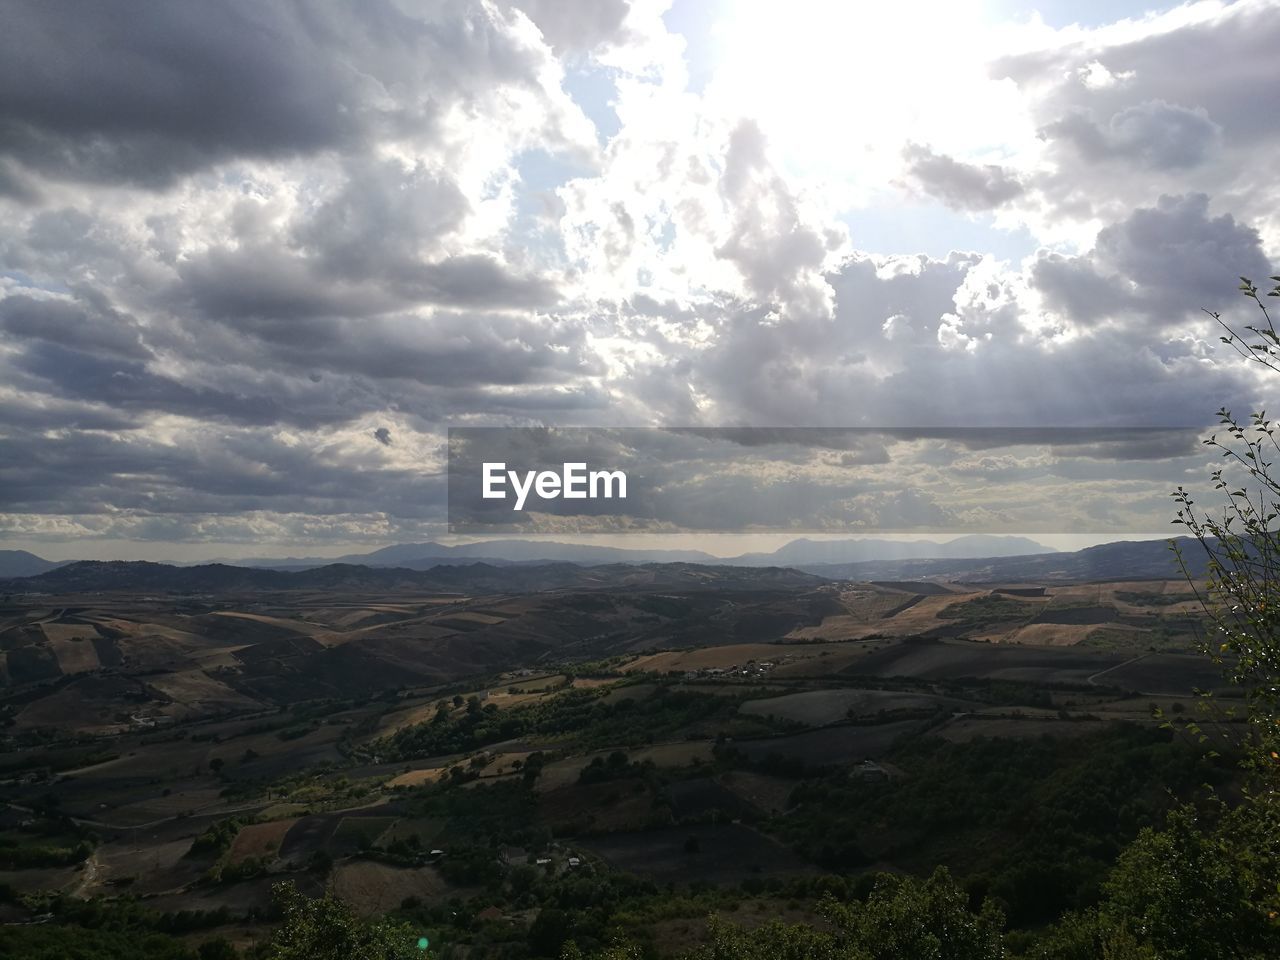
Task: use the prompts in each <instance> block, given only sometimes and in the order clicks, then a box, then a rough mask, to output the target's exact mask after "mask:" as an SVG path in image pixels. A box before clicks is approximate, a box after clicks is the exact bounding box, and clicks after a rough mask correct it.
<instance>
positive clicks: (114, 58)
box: [0, 0, 535, 187]
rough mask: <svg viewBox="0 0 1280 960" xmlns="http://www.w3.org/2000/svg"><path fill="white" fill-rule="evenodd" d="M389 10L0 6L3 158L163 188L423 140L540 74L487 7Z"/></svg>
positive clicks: (56, 173) (228, 4)
mask: <svg viewBox="0 0 1280 960" xmlns="http://www.w3.org/2000/svg"><path fill="white" fill-rule="evenodd" d="M418 13H419V14H420V15H419V16H409V15H408V14H407V13H405V12H402V11H401V9H400V8H399V7H397V5H395V4H394V3H391V2H389V0H369V2H365V3H361V4H359V5H357V6H350V5H346V4H338V3H309V2H301V0H297V2H279V3H260V2H256V0H217V2H207V3H197V4H169V3H163V4H152V5H148V6H147V7H146V9H145V11H143V10H142V9H140V8H139V7H138V6H137V5H135V4H131V3H126V2H122V0H102V2H96V3H92V4H80V3H75V2H71V0H48V2H42V3H36V4H30V3H23V2H20V0H5V2H4V4H3V5H2V6H0V151H2V152H3V153H4V154H7V155H9V156H10V157H13V158H15V159H17V160H18V161H19V162H21V163H22V164H24V165H25V166H27V167H29V168H31V169H34V170H37V171H38V172H39V173H40V174H41V175H42V176H51V177H64V178H71V179H82V180H90V181H111V180H116V181H126V182H129V183H136V184H142V185H146V186H152V187H158V186H163V185H165V184H167V183H170V182H171V181H172V180H173V178H174V177H176V176H178V175H181V174H184V173H188V172H190V171H192V170H196V169H199V168H202V167H205V166H208V165H209V164H212V163H217V162H219V161H221V160H224V159H226V158H228V157H278V156H287V155H295V154H306V153H313V152H316V151H319V150H324V149H328V148H334V147H342V146H349V145H351V144H353V143H355V142H358V141H360V140H362V139H365V138H368V137H370V136H372V135H375V134H379V133H380V134H395V135H406V134H411V133H412V134H416V135H424V134H430V133H431V132H432V130H433V128H434V125H435V124H437V122H438V121H439V118H440V115H441V112H442V110H443V109H444V108H446V107H447V106H448V104H449V103H450V102H451V101H455V100H458V99H459V98H466V97H467V96H469V95H470V94H471V92H472V91H474V90H475V89H477V86H476V85H477V84H478V86H479V88H480V89H483V87H484V86H487V85H488V84H492V83H498V82H522V80H523V79H524V78H528V77H530V76H532V75H533V74H534V73H535V70H534V64H533V62H532V57H533V52H532V51H530V50H529V49H528V48H526V47H523V46H521V45H520V44H518V43H516V42H514V41H513V40H512V36H511V34H510V32H508V31H506V30H503V29H500V27H499V25H497V24H495V23H494V22H493V20H492V19H491V18H490V16H489V15H488V14H487V13H486V11H485V10H484V8H483V7H481V6H479V5H466V6H464V5H462V4H460V3H455V2H446V3H441V4H436V5H432V6H431V7H430V8H426V9H424V10H420V11H418Z"/></svg>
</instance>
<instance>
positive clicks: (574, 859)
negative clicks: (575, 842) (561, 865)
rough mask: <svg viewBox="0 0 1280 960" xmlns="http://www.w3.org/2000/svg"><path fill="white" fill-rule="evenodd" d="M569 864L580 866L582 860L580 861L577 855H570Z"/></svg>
mask: <svg viewBox="0 0 1280 960" xmlns="http://www.w3.org/2000/svg"><path fill="white" fill-rule="evenodd" d="M569 866H571V867H580V866H582V861H581V860H579V859H578V858H577V857H570V858H569Z"/></svg>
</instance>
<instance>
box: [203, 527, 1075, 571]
mask: <svg viewBox="0 0 1280 960" xmlns="http://www.w3.org/2000/svg"><path fill="white" fill-rule="evenodd" d="M1052 552H1054V551H1053V550H1052V548H1050V547H1046V546H1045V545H1044V544H1041V543H1037V542H1036V541H1035V540H1029V539H1027V538H1026V537H1009V536H989V535H984V534H972V535H969V536H962V537H956V538H955V539H953V540H949V541H946V542H942V543H939V542H936V541H932V540H884V539H874V538H871V539H852V538H850V539H842V540H809V539H805V538H801V539H797V540H792V541H791V542H790V543H787V544H785V545H783V546H782V547H779V548H778V549H777V550H774V551H772V552H769V553H744V554H741V555H739V556H736V557H717V556H714V555H713V554H710V553H705V552H703V551H701V550H650V549H642V548H631V547H603V546H595V545H592V544H580V543H559V542H556V541H551V540H484V541H481V542H478V543H463V544H456V545H447V544H442V543H436V542H434V541H428V542H426V543H401V544H396V545H394V546H390V547H383V548H382V549H380V550H374V551H372V552H370V553H352V554H346V555H344V556H340V557H274V558H271V557H256V558H250V559H243V560H226V561H221V562H225V563H230V564H234V565H236V566H241V567H266V568H269V569H273V570H301V569H307V568H312V567H322V566H328V565H330V564H334V563H345V564H359V565H362V566H367V567H404V568H405V569H409V570H428V569H430V568H431V567H436V566H442V565H445V564H456V563H458V562H460V561H461V562H467V563H475V562H480V563H488V564H493V565H494V566H501V565H504V564H512V563H577V564H592V565H594V564H604V563H707V564H716V565H724V566H739V567H775V566H788V567H795V566H800V565H803V564H813V563H863V562H868V561H888V560H910V559H927V558H941V559H956V558H978V557H1009V556H1021V555H1025V554H1032V553H1052Z"/></svg>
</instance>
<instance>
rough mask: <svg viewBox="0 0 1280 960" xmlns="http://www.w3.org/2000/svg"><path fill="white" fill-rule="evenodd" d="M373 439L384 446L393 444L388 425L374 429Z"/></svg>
mask: <svg viewBox="0 0 1280 960" xmlns="http://www.w3.org/2000/svg"><path fill="white" fill-rule="evenodd" d="M373 439H375V440H377V441H378V442H379V443H380V444H382V445H383V446H384V447H389V446H391V431H390V430H388V429H387V428H386V427H379V428H378V429H377V430H375V431H373Z"/></svg>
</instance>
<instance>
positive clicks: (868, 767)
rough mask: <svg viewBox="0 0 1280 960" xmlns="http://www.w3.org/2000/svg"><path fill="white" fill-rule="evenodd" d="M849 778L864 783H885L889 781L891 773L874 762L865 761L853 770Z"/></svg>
mask: <svg viewBox="0 0 1280 960" xmlns="http://www.w3.org/2000/svg"><path fill="white" fill-rule="evenodd" d="M849 776H850V777H852V778H853V779H854V780H861V781H862V782H863V783H885V782H886V781H888V779H889V771H887V770H886V769H885V768H884V767H882V766H880V764H878V763H876V762H875V761H874V760H863V761H862V762H861V763H859V764H857V765H856V766H855V767H854V768H853V770H852V771H851V772H850V774H849Z"/></svg>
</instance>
